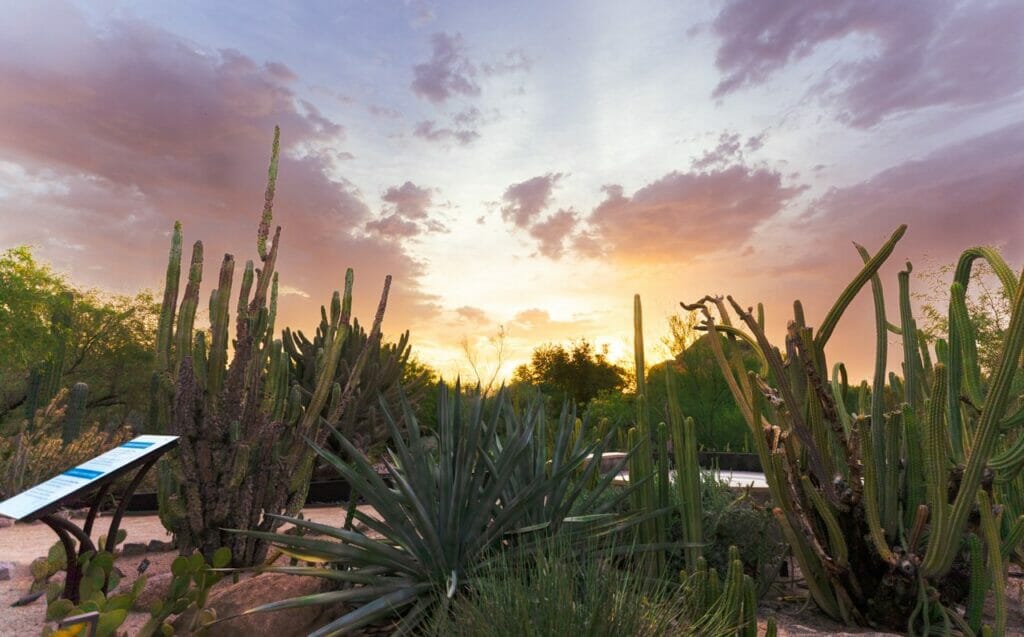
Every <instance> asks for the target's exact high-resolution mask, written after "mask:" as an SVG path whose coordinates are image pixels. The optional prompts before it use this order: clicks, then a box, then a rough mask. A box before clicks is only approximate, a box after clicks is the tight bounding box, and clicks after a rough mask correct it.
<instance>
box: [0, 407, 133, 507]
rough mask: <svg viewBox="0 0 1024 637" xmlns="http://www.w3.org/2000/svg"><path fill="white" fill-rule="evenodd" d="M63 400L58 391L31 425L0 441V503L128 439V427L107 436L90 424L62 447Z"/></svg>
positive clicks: (99, 428)
mask: <svg viewBox="0 0 1024 637" xmlns="http://www.w3.org/2000/svg"><path fill="white" fill-rule="evenodd" d="M66 397H67V391H66V390H62V391H61V392H60V393H58V394H57V396H55V397H54V399H53V400H52V401H50V403H49V404H48V405H47V406H46V407H44V408H42V409H39V410H38V411H37V412H36V416H35V418H34V419H33V422H32V423H29V422H28V421H23V422H22V424H21V427H20V429H19V430H18V432H17V433H16V434H15V435H13V436H5V437H0V499H3V498H7V497H10V496H12V495H14V494H16V493H19V492H20V491H23V490H25V489H27V488H29V487H31V486H33V485H36V484H38V483H40V482H42V481H44V480H48V479H50V478H52V477H53V476H55V475H57V474H59V473H61V472H62V471H66V470H67V469H70V468H71V467H74V466H75V465H78V464H81V463H83V462H85V461H86V460H89V459H90V458H92V457H94V456H97V455H99V454H100V453H103V452H105V451H109V450H110V449H113V448H114V447H116V446H118V445H120V444H121V443H122V442H125V441H127V440H129V439H130V438H132V432H131V430H130V429H129V428H128V427H124V426H122V427H119V428H117V429H116V430H114V431H110V432H108V431H105V430H104V429H102V428H101V427H100V426H99V425H98V424H93V425H91V426H88V427H85V428H83V429H82V430H81V433H80V434H79V435H78V436H77V437H76V438H75V439H73V440H71V441H70V442H69V443H68V444H67V445H65V444H64V441H63V439H62V437H61V434H62V424H63V420H64V418H65V417H66V411H67V409H66ZM115 491H116V488H115Z"/></svg>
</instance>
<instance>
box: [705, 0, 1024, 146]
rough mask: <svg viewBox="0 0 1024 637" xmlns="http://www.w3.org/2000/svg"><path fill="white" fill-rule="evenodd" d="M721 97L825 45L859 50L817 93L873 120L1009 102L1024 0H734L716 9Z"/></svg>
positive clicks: (850, 114) (1022, 67)
mask: <svg viewBox="0 0 1024 637" xmlns="http://www.w3.org/2000/svg"><path fill="white" fill-rule="evenodd" d="M713 31H714V33H715V35H717V36H718V37H719V39H720V45H719V48H718V51H717V54H716V59H715V64H716V66H717V67H718V69H719V70H720V71H722V72H723V74H724V77H723V78H722V79H721V81H720V82H719V83H718V85H717V86H716V87H715V90H714V93H713V95H714V97H716V98H721V97H724V96H726V95H729V94H731V93H733V92H736V91H738V90H740V89H742V88H744V87H747V86H754V85H758V84H762V83H764V82H766V81H768V80H769V79H770V78H771V77H772V76H773V75H774V74H775V73H776V72H778V71H779V70H781V69H783V68H785V67H786V66H788V65H790V64H793V63H795V62H798V61H800V60H802V59H804V58H808V57H809V56H811V55H813V54H814V53H816V52H817V51H819V49H821V48H823V47H824V46H825V45H826V44H830V43H832V44H839V45H845V46H841V50H846V51H849V50H851V49H852V50H856V52H857V56H856V57H855V59H853V60H847V61H841V62H839V63H836V64H833V65H830V66H829V67H828V68H827V70H826V71H825V73H824V75H823V76H822V77H820V79H819V81H818V83H817V85H816V89H815V90H816V91H817V92H818V93H819V96H820V97H821V98H822V99H823V100H824V101H826V102H829V103H832V104H834V105H835V107H836V108H837V110H838V114H839V117H840V119H842V120H843V121H845V122H847V123H849V124H850V125H852V126H855V127H860V128H868V127H871V126H874V125H875V124H877V123H878V122H880V121H882V120H883V119H885V118H887V117H890V116H892V115H895V114H899V113H903V112H909V111H914V110H918V109H922V108H926V107H933V106H945V107H962V106H970V105H975V104H985V103H991V102H994V101H998V100H1004V99H1008V98H1011V97H1013V96H1014V95H1016V94H1018V93H1019V92H1020V91H1021V89H1022V88H1024V64H1021V63H1020V60H1021V59H1024V4H1022V3H1020V2H1013V1H1009V0H1007V1H1003V2H981V1H978V2H967V3H962V2H952V1H949V0H941V1H933V0H907V1H904V2H889V1H888V0H839V1H835V2H823V3H811V4H801V3H791V2H785V1H784V0H732V2H730V3H729V4H728V5H727V6H726V7H725V8H724V9H722V11H721V12H720V13H719V14H718V16H717V17H716V19H715V21H714V24H713Z"/></svg>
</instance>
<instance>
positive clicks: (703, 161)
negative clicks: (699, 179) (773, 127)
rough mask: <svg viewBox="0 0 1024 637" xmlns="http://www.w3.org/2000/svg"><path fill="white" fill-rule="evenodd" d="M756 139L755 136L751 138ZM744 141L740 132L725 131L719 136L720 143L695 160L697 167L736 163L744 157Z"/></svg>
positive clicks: (694, 163)
mask: <svg viewBox="0 0 1024 637" xmlns="http://www.w3.org/2000/svg"><path fill="white" fill-rule="evenodd" d="M751 139H754V138H751ZM742 148H743V142H742V141H740V136H739V134H738V133H729V132H725V133H722V134H721V135H719V136H718V145H717V146H715V148H713V149H712V150H709V151H705V152H704V154H703V155H702V156H701V157H700V159H697V160H696V161H694V162H693V167H694V168H697V169H704V168H710V167H712V166H722V165H726V164H731V163H735V162H736V161H738V160H742V159H743V151H742Z"/></svg>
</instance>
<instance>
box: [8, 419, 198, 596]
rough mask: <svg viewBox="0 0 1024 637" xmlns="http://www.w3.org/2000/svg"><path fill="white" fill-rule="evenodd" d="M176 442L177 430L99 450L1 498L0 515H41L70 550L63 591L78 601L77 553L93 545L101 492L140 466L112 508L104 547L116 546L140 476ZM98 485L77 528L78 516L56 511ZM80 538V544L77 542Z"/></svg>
mask: <svg viewBox="0 0 1024 637" xmlns="http://www.w3.org/2000/svg"><path fill="white" fill-rule="evenodd" d="M177 445H178V437H177V436H148V435H147V436H139V437H137V438H135V439H134V440H130V441H128V442H126V443H124V444H122V445H121V446H119V447H115V448H114V449H111V450H110V451H108V452H106V453H104V454H101V455H99V456H96V457H95V458H93V459H92V460H89V461H88V462H85V463H83V464H80V465H78V466H77V467H74V468H72V469H68V470H67V471H65V472H64V473H62V474H60V475H58V476H56V477H53V478H50V479H49V480H47V481H46V482H42V483H40V484H38V485H36V486H34V487H32V488H31V489H29V490H27V491H23V492H21V493H19V494H18V495H16V496H14V497H13V498H9V499H7V500H4V501H3V502H0V515H3V516H6V517H10V518H14V519H15V520H18V521H22V522H28V521H32V520H39V521H40V522H42V523H43V524H45V525H47V526H49V527H50V528H51V529H53V532H54V533H56V534H57V537H58V538H60V541H61V544H62V545H63V546H64V553H65V555H67V563H68V567H67V577H65V578H64V593H63V595H62V596H63V597H64V598H66V599H69V600H71V601H72V602H74V603H75V604H77V603H78V602H79V590H78V589H79V584H80V582H81V579H82V572H81V568H80V567H79V565H78V558H79V557H81V556H82V555H83V554H84V553H87V552H89V551H95V550H96V545H95V544H93V541H92V538H91V536H92V527H93V523H94V522H95V521H96V514H97V513H99V509H100V505H101V504H102V503H103V498H104V497H105V496H106V495H107V492H108V491H109V490H110V487H111V485H112V484H113V483H114V482H115V481H116V480H117V479H118V478H120V477H121V476H124V475H126V474H128V473H129V472H130V471H132V470H133V469H138V471H137V472H136V473H135V477H133V478H132V481H131V482H130V483H129V484H128V488H127V489H126V490H125V492H124V493H123V494H121V502H120V503H118V505H117V509H116V510H115V511H114V517H113V518H112V519H111V521H110V530H109V531H107V541H106V543H105V544H104V546H103V550H104V551H107V552H112V551H113V550H114V546H116V544H117V531H118V529H119V528H120V526H121V518H123V517H124V513H125V510H126V508H127V506H128V500H129V499H131V496H132V494H133V493H134V492H135V489H136V488H138V486H139V483H140V482H142V478H143V476H145V475H146V472H147V471H149V469H150V468H151V467H152V466H153V465H154V464H155V463H156V461H157V460H159V459H160V456H162V455H164V454H165V453H167V452H168V451H170V450H171V449H173V448H174V447H176V446H177ZM94 489H98V491H96V494H95V496H93V498H92V502H91V504H90V505H89V512H88V514H87V515H86V516H85V523H84V524H83V525H82V527H81V528H79V527H78V526H77V525H76V524H75V523H74V522H71V521H70V520H66V519H64V518H62V517H60V516H58V515H56V512H57V511H58V510H59V509H60V508H61V507H62V506H64V505H65V504H67V503H69V502H76V501H81V500H82V499H83V496H85V495H86V494H87V493H89V492H91V491H93V490H94ZM76 541H77V545H76Z"/></svg>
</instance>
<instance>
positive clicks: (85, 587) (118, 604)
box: [42, 551, 146, 637]
mask: <svg viewBox="0 0 1024 637" xmlns="http://www.w3.org/2000/svg"><path fill="white" fill-rule="evenodd" d="M79 564H81V568H82V581H81V586H80V588H79V591H80V601H79V603H78V604H77V605H76V604H74V603H73V602H72V601H71V600H69V599H64V598H62V597H60V591H61V588H62V585H61V584H58V583H53V584H51V585H50V586H49V588H48V589H47V594H46V599H47V602H48V604H47V607H46V620H47V621H60V620H62V619H64V618H65V617H71V616H74V615H80V614H82V613H89V612H94V611H95V612H98V613H99V621H98V624H97V627H96V637H111V636H112V635H116V634H117V629H118V628H119V627H120V626H121V624H122V623H124V620H125V619H126V618H127V617H128V612H129V611H130V610H131V607H132V604H133V603H134V602H135V598H136V597H138V595H139V593H141V592H142V589H143V588H144V587H145V585H146V578H145V576H140V577H139V578H138V579H137V580H135V582H134V583H133V585H132V588H131V589H130V590H129V591H128V592H126V593H121V594H119V595H113V596H109V597H108V596H107V591H109V590H112V589H114V588H116V587H117V583H118V582H119V581H120V579H121V576H120V575H119V574H118V571H117V569H116V568H114V556H113V555H112V554H110V553H108V552H106V551H99V552H94V551H90V552H88V553H85V554H83V555H81V556H80V557H79ZM42 634H43V636H44V637H47V636H49V635H53V634H55V631H54V629H53V628H52V627H50V626H49V625H47V626H44V628H43V633H42Z"/></svg>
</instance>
